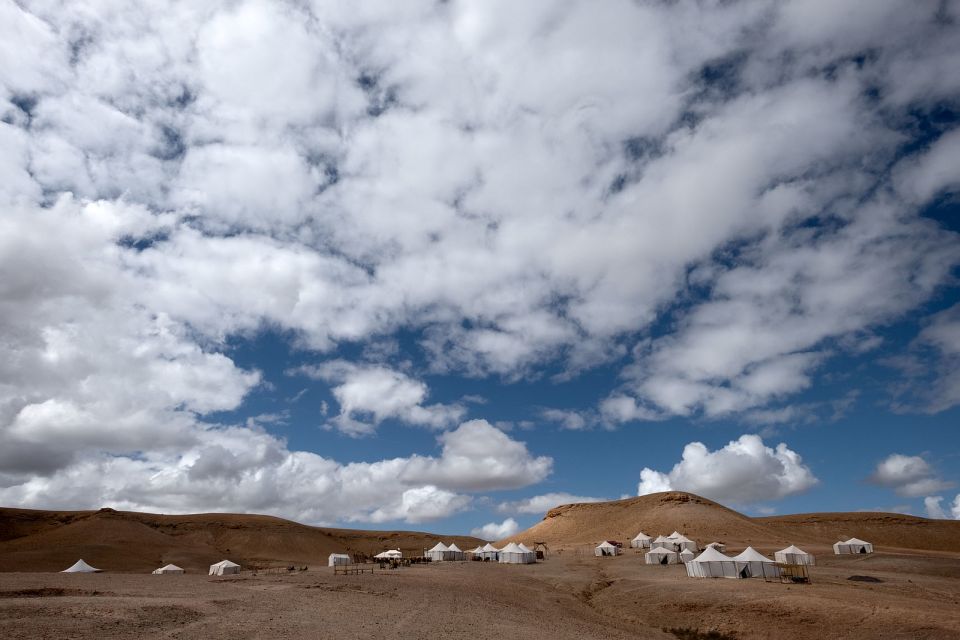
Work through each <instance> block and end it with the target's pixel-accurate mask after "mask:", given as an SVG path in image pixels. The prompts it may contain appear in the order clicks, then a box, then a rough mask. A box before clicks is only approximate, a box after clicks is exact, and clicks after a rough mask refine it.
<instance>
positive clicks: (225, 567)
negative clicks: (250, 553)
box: [207, 560, 240, 576]
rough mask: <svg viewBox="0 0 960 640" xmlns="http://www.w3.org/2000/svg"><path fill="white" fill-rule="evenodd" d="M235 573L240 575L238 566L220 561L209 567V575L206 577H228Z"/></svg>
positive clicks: (227, 561)
mask: <svg viewBox="0 0 960 640" xmlns="http://www.w3.org/2000/svg"><path fill="white" fill-rule="evenodd" d="M237 573H240V565H238V564H236V563H235V562H230V561H229V560H221V561H220V562H218V563H216V564H212V565H210V573H208V574H207V575H211V576H229V575H233V574H237Z"/></svg>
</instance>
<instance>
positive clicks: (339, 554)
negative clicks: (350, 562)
mask: <svg viewBox="0 0 960 640" xmlns="http://www.w3.org/2000/svg"><path fill="white" fill-rule="evenodd" d="M330 557H331V558H349V557H350V556H348V555H347V554H345V553H331V554H330Z"/></svg>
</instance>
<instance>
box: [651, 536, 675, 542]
mask: <svg viewBox="0 0 960 640" xmlns="http://www.w3.org/2000/svg"><path fill="white" fill-rule="evenodd" d="M654 542H672V541H671V540H670V538H669V537H667V536H657V539H656V540H654Z"/></svg>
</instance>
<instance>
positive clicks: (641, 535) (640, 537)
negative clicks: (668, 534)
mask: <svg viewBox="0 0 960 640" xmlns="http://www.w3.org/2000/svg"><path fill="white" fill-rule="evenodd" d="M633 539H634V540H650V539H651V538H650V536H648V535H647V534H645V533H644V532H643V531H641V532H640V533H638V534H637V535H636V536H634V538H633Z"/></svg>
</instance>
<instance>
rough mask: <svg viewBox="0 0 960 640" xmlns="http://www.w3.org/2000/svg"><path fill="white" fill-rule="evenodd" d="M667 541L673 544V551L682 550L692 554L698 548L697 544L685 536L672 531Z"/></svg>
mask: <svg viewBox="0 0 960 640" xmlns="http://www.w3.org/2000/svg"><path fill="white" fill-rule="evenodd" d="M669 539H670V541H671V542H672V543H673V545H674V547H673V549H674V550H675V551H683V550H684V549H687V550H689V551H691V552H694V553H696V552H697V551H699V548H698V547H697V543H696V542H694V541H693V540H691V539H690V538H688V537H687V536H685V535H683V534H682V533H677V532H676V531H674V532H673V533H672V534H670V538H669Z"/></svg>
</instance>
